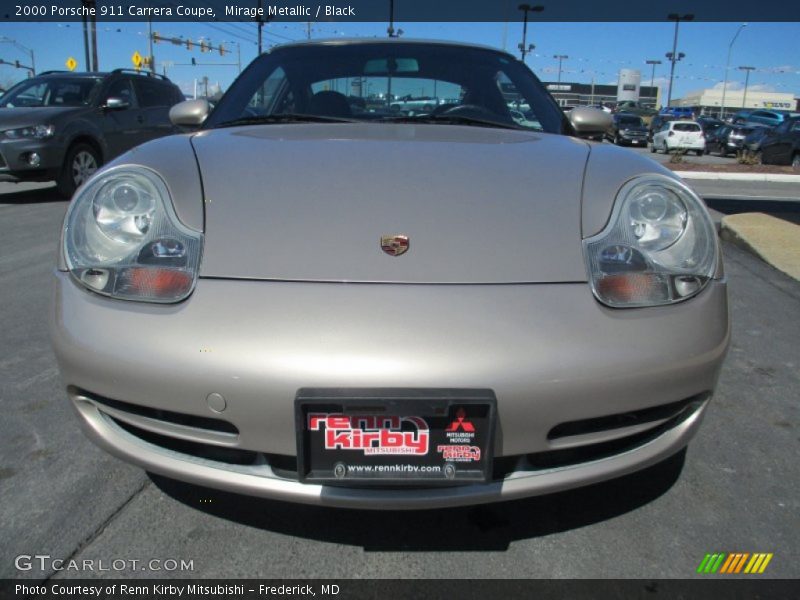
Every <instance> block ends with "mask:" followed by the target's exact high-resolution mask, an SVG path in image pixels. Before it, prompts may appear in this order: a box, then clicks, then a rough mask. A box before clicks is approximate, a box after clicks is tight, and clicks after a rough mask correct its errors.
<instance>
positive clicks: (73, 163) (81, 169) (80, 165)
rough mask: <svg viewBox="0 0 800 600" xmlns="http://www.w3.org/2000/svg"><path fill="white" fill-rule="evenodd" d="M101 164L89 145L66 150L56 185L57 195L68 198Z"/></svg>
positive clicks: (80, 144)
mask: <svg viewBox="0 0 800 600" xmlns="http://www.w3.org/2000/svg"><path fill="white" fill-rule="evenodd" d="M101 164H103V161H102V159H101V158H100V153H99V152H98V151H97V150H96V149H95V148H94V147H92V146H90V145H89V144H84V143H78V144H74V145H72V146H70V148H69V150H67V155H66V158H65V159H64V164H63V165H62V167H61V173H60V174H59V175H58V179H57V180H56V185H57V187H58V193H59V194H60V195H61V196H63V197H65V198H70V197H71V196H72V194H74V193H75V190H76V189H78V186H80V185H81V184H82V183H83V182H84V181H86V180H87V179H88V178H89V177H90V176H91V175H92V174H93V173H94V172H95V171H97V169H99V168H100V165H101Z"/></svg>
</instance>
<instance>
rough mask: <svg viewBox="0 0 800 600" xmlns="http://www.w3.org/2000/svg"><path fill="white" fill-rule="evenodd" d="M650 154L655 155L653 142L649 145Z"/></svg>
mask: <svg viewBox="0 0 800 600" xmlns="http://www.w3.org/2000/svg"><path fill="white" fill-rule="evenodd" d="M650 152H652V153H653V154H655V152H656V143H655V142H653V143H652V144H650Z"/></svg>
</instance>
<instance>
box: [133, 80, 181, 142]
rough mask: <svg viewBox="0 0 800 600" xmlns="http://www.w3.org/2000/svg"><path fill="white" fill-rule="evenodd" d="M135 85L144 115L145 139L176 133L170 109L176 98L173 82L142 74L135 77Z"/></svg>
mask: <svg viewBox="0 0 800 600" xmlns="http://www.w3.org/2000/svg"><path fill="white" fill-rule="evenodd" d="M133 87H134V89H135V90H136V97H137V98H138V99H139V103H140V105H141V107H142V114H143V116H144V125H143V132H142V135H143V138H144V139H143V141H147V140H152V139H155V138H158V137H162V136H164V135H169V134H170V133H174V131H175V128H174V127H173V125H172V123H171V122H170V120H169V109H170V108H171V107H172V106H173V105H174V104H175V99H176V95H175V93H174V88H173V86H172V84H170V83H168V82H165V81H161V80H158V79H156V78H154V77H150V76H147V77H145V76H140V77H136V78H134V80H133Z"/></svg>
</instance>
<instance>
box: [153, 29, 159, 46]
mask: <svg viewBox="0 0 800 600" xmlns="http://www.w3.org/2000/svg"><path fill="white" fill-rule="evenodd" d="M152 37H153V43H154V44H157V43H158V32H157V31H154V32H153V36H152Z"/></svg>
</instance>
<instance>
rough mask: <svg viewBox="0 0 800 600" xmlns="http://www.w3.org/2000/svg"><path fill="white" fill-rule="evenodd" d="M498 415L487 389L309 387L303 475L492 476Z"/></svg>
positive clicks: (300, 423) (393, 478) (329, 479)
mask: <svg viewBox="0 0 800 600" xmlns="http://www.w3.org/2000/svg"><path fill="white" fill-rule="evenodd" d="M495 413H496V400H495V398H494V394H493V393H492V392H491V391H487V390H407V389H405V390H396V389H391V390H360V389H356V390H339V389H336V390H324V389H323V390H320V389H302V390H300V391H299V392H298V396H297V399H296V401H295V415H296V416H295V418H296V421H297V458H298V461H297V462H298V472H299V475H300V480H301V481H304V482H308V483H339V484H348V483H357V484H359V485H362V484H365V485H369V484H375V485H395V484H425V485H437V484H444V485H447V484H455V483H474V482H486V481H489V479H490V478H491V474H492V469H491V467H492V443H493V438H494V420H495Z"/></svg>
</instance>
